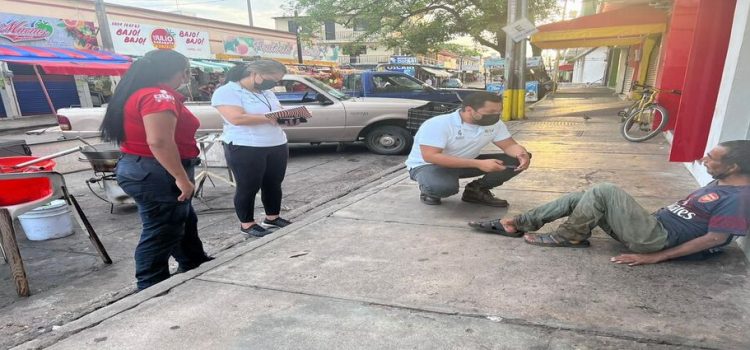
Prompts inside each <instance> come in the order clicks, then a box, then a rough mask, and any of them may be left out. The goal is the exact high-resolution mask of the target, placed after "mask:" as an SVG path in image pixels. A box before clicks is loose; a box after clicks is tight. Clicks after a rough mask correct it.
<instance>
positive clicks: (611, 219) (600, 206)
mask: <svg viewBox="0 0 750 350" xmlns="http://www.w3.org/2000/svg"><path fill="white" fill-rule="evenodd" d="M563 217H568V219H567V220H566V221H565V222H564V223H563V224H561V225H560V227H559V228H558V229H557V231H556V232H555V233H556V234H557V235H558V236H560V237H562V238H565V239H567V240H573V241H581V240H584V239H587V238H589V237H590V236H591V230H592V229H594V228H595V227H596V226H599V227H600V228H601V229H602V230H604V232H606V233H607V234H609V235H610V236H612V237H613V238H614V239H616V240H618V241H620V242H622V243H623V244H624V245H625V246H626V247H628V249H630V250H631V251H633V252H638V253H647V252H655V251H659V250H662V249H664V247H665V245H666V244H667V231H666V230H665V229H664V227H662V225H661V223H660V222H659V221H658V220H656V217H654V216H653V215H651V214H650V213H649V212H648V211H646V210H645V209H643V207H641V206H640V205H639V204H638V203H637V202H636V201H635V199H633V197H631V196H630V195H629V194H627V193H626V192H625V191H623V190H622V189H620V188H619V187H617V186H615V185H612V184H608V183H602V184H598V185H595V186H592V187H591V188H589V189H588V190H586V191H584V192H576V193H570V194H567V195H565V196H562V197H560V198H558V199H556V200H554V201H552V202H550V203H547V204H544V205H542V206H539V207H536V208H534V209H532V210H529V211H528V212H526V213H523V214H521V215H518V216H516V217H515V223H516V227H517V228H518V229H519V230H522V231H527V232H531V231H537V230H539V229H540V228H541V227H542V226H544V224H546V223H549V222H552V221H555V220H557V219H560V218H563Z"/></svg>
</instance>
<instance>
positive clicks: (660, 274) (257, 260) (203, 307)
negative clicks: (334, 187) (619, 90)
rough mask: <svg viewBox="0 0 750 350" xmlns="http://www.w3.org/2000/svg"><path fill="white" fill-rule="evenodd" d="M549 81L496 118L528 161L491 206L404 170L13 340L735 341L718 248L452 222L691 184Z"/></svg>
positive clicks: (615, 103) (541, 345)
mask: <svg viewBox="0 0 750 350" xmlns="http://www.w3.org/2000/svg"><path fill="white" fill-rule="evenodd" d="M564 92H565V91H564ZM559 96H561V97H560V98H548V99H547V100H546V101H544V102H542V103H540V104H539V105H537V106H536V107H535V108H534V111H533V112H532V113H530V116H529V118H528V119H527V120H525V121H520V122H511V123H509V126H510V128H511V130H512V132H513V133H514V137H515V138H516V139H517V140H518V141H519V142H521V143H522V144H524V145H526V146H527V148H529V150H530V151H531V152H532V153H533V154H534V158H533V162H532V168H531V169H530V170H529V171H528V172H526V173H524V174H522V175H520V176H518V177H516V178H515V179H513V180H512V181H510V182H508V183H506V184H505V185H503V186H502V187H501V188H499V189H496V190H495V193H496V194H497V195H498V196H500V197H502V198H506V199H508V200H509V201H510V202H511V207H510V208H509V209H508V210H498V209H495V208H488V207H483V206H478V205H473V204H467V203H463V202H461V201H460V197H459V196H454V197H451V198H449V199H446V200H444V201H443V205H441V206H425V205H422V204H421V203H420V202H419V199H418V194H419V192H418V189H417V188H416V185H415V183H413V182H412V181H410V180H409V179H408V177H407V175H406V174H405V170H404V171H403V172H401V173H397V174H396V175H394V176H391V177H389V178H387V179H384V181H378V182H373V183H372V184H370V185H368V186H365V187H364V188H362V189H361V190H358V191H356V192H354V193H351V194H349V195H348V196H346V197H343V198H341V199H339V200H337V201H335V202H333V203H332V204H330V205H329V206H326V207H325V208H321V209H320V210H319V211H318V212H316V213H314V214H312V215H309V216H307V217H306V218H305V219H304V220H302V221H300V222H297V223H295V224H294V225H292V226H290V227H288V228H285V229H283V230H279V231H277V232H276V233H275V234H273V235H270V236H267V237H264V238H262V239H259V240H255V241H252V242H246V243H245V244H242V245H238V246H235V247H234V248H232V249H229V250H227V251H225V252H223V253H221V254H220V255H219V256H218V258H217V260H215V261H212V262H211V263H209V264H206V265H205V266H202V267H201V268H199V269H197V270H194V271H190V272H188V273H185V274H181V275H177V276H175V277H173V278H171V279H170V280H167V281H165V282H163V283H161V284H159V285H157V286H155V287H153V288H151V289H148V290H146V291H144V292H142V293H139V294H136V295H133V296H130V297H127V298H125V299H122V300H120V301H118V302H116V303H114V304H112V305H109V306H106V307H103V308H101V309H99V310H97V311H95V312H92V313H90V314H88V315H85V316H83V317H81V318H79V319H77V320H75V321H72V322H68V323H66V324H62V325H60V326H59V327H57V328H55V329H54V330H53V331H52V332H49V333H45V334H43V335H41V336H40V337H38V338H37V339H35V340H33V341H31V342H28V343H26V344H23V345H21V346H18V347H17V349H28V348H35V347H47V346H49V347H51V348H52V349H88V348H91V349H144V348H159V349H186V348H187V349H203V348H216V349H247V348H253V349H302V348H304V349H351V348H364V349H384V348H396V349H401V348H415V349H678V348H679V349H683V348H688V349H690V348H698V349H744V348H750V334H748V333H747V332H745V331H744V327H746V324H747V319H748V316H749V315H750V303H748V302H747V300H748V298H749V297H750V289H748V277H747V263H746V260H745V258H744V256H743V255H742V253H741V252H740V251H739V249H737V248H736V247H734V246H732V247H731V249H729V251H728V252H726V253H724V254H722V255H720V256H718V257H716V258H713V259H711V260H708V261H703V262H681V261H678V262H668V263H662V264H658V265H651V266H640V267H627V266H621V265H615V264H612V263H610V262H609V257H611V256H613V255H616V254H618V253H620V252H622V251H624V248H623V247H622V246H621V245H619V244H617V243H616V242H614V241H613V240H612V239H611V238H609V237H608V236H606V235H605V234H604V233H602V232H595V236H594V238H593V239H592V246H591V247H590V248H587V249H563V248H540V247H535V246H530V245H527V244H525V243H523V241H522V240H520V239H513V238H506V237H501V236H497V235H490V234H481V233H477V232H474V231H472V230H470V229H469V228H468V227H467V226H466V222H467V221H468V220H472V219H479V218H491V217H497V216H504V215H512V214H513V213H517V212H520V211H523V210H526V209H529V208H531V207H533V206H535V205H538V204H541V203H543V202H545V201H548V200H550V199H552V198H555V197H556V196H558V195H560V194H562V193H566V192H569V191H575V190H582V189H584V188H586V187H588V186H589V185H591V184H594V183H598V182H602V181H608V182H613V183H616V184H618V185H620V186H621V187H623V188H625V189H626V190H627V191H628V192H630V193H631V194H633V195H634V196H635V197H636V198H637V199H638V200H639V202H641V203H642V204H643V205H644V206H645V207H646V208H648V209H656V208H658V207H660V206H662V205H666V204H670V203H672V202H673V201H675V200H676V199H679V198H681V197H682V196H684V195H686V194H687V193H688V192H690V191H692V190H693V189H695V188H696V187H697V184H696V183H695V181H693V179H692V178H691V177H690V175H689V174H688V172H687V170H686V169H685V168H684V167H683V166H682V165H680V164H671V163H668V162H667V156H666V154H667V149H668V145H667V144H666V141H664V139H663V138H660V137H659V138H656V139H655V140H651V141H649V142H647V143H643V144H634V143H628V142H626V141H624V140H623V139H622V138H621V137H620V135H619V132H618V129H617V127H618V120H619V118H618V117H617V115H616V111H617V108H619V107H621V106H623V105H624V103H622V102H620V101H619V99H617V98H616V97H614V96H612V95H611V93H609V92H608V91H606V90H583V91H568V92H565V94H560V95H559ZM625 104H626V103H625ZM464 184H465V182H464ZM550 227H554V224H553V225H550ZM211 229H212V228H210V227H207V228H206V230H211Z"/></svg>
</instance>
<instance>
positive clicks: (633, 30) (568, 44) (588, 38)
mask: <svg viewBox="0 0 750 350" xmlns="http://www.w3.org/2000/svg"><path fill="white" fill-rule="evenodd" d="M666 27H667V13H666V12H664V11H661V10H658V9H655V8H653V7H651V6H649V5H648V4H643V5H634V6H628V7H624V8H621V9H617V10H612V11H607V12H601V13H597V14H595V15H590V16H583V17H578V18H576V19H573V20H569V21H562V22H556V23H550V24H546V25H543V26H539V28H538V29H539V32H537V33H536V34H534V35H532V36H531V42H532V43H533V44H534V45H536V46H538V47H541V48H544V49H564V48H574V47H599V46H624V45H633V44H637V43H639V42H640V41H641V40H643V38H644V37H645V36H647V35H650V34H659V33H662V32H664V31H665V30H666Z"/></svg>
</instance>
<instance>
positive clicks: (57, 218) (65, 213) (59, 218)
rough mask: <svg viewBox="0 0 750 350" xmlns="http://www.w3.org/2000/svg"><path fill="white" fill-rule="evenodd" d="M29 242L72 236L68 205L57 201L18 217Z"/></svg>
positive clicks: (71, 221)
mask: <svg viewBox="0 0 750 350" xmlns="http://www.w3.org/2000/svg"><path fill="white" fill-rule="evenodd" d="M18 221H20V222H21V227H23V232H24V233H26V237H27V238H28V239H29V240H30V241H44V240H47V239H55V238H61V237H66V236H70V235H72V234H73V219H72V218H71V217H70V209H69V208H68V203H66V202H65V201H64V200H61V199H58V200H54V201H52V202H50V203H49V204H47V205H43V206H41V207H38V208H35V209H33V210H31V211H28V212H26V213H25V214H22V215H19V216H18Z"/></svg>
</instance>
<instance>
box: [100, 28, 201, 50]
mask: <svg viewBox="0 0 750 350" xmlns="http://www.w3.org/2000/svg"><path fill="white" fill-rule="evenodd" d="M109 30H110V32H112V42H113V44H114V47H115V52H117V53H119V54H122V55H133V56H143V55H144V54H146V52H149V51H151V50H155V49H170V50H175V51H177V52H179V53H181V54H183V55H185V56H187V57H190V58H212V57H213V56H212V55H211V45H210V43H209V42H208V32H201V31H197V30H191V29H179V28H168V27H157V26H154V25H150V24H139V23H126V22H120V21H111V22H110V25H109Z"/></svg>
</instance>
